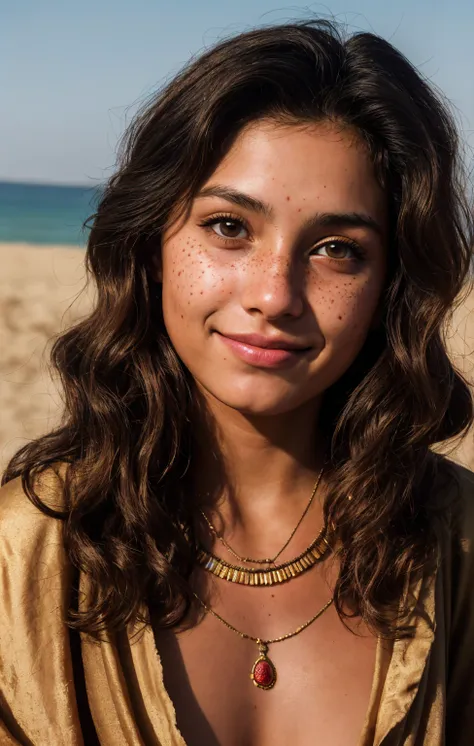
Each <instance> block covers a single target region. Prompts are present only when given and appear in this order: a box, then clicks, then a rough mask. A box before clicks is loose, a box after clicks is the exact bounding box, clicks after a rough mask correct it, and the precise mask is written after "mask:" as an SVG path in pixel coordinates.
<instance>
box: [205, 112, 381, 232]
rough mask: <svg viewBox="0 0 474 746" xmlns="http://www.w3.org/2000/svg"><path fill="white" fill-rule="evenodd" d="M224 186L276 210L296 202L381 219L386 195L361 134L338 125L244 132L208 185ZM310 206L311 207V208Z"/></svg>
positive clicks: (264, 126) (256, 127)
mask: <svg viewBox="0 0 474 746" xmlns="http://www.w3.org/2000/svg"><path fill="white" fill-rule="evenodd" d="M213 183H219V184H226V185H227V186H232V187H233V188H235V189H239V190H241V191H243V192H246V193H249V194H252V195H253V196H256V197H263V198H265V200H266V201H267V202H271V203H272V204H274V206H275V207H278V205H283V204H284V203H285V202H291V201H293V203H294V202H295V201H298V207H302V208H303V207H304V203H305V202H308V203H311V205H312V206H313V208H314V207H315V206H316V207H317V208H318V209H321V210H325V211H326V210H327V211H331V210H340V209H344V210H351V211H359V210H360V211H364V212H366V213H369V214H372V215H373V216H374V217H378V218H379V219H383V215H384V213H385V202H386V197H385V195H384V193H383V190H382V188H381V187H380V185H379V183H378V182H377V179H376V177H375V172H374V168H373V164H372V161H371V158H370V154H369V152H368V148H367V146H366V145H365V143H364V142H363V140H362V138H361V136H360V135H359V134H358V133H357V132H355V131H354V130H350V129H348V128H345V127H343V126H341V125H340V124H332V123H328V122H321V123H314V124H313V123H311V124H305V125H300V124H295V125H292V124H279V123H276V122H273V121H269V120H261V121H258V122H254V123H252V124H251V125H249V126H247V127H246V128H244V129H243V130H242V131H241V132H240V133H239V135H238V137H237V138H236V140H235V142H234V144H233V146H232V147H231V149H230V150H229V152H228V153H227V154H226V156H225V157H224V159H223V160H222V161H221V163H220V164H219V165H218V167H217V168H216V170H215V171H214V173H213V174H212V176H211V177H210V179H209V180H208V182H207V184H208V185H209V184H213ZM308 206H309V205H308Z"/></svg>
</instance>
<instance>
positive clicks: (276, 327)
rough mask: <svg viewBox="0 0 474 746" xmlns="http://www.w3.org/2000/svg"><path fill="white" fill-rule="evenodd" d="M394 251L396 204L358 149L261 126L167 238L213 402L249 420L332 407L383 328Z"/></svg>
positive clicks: (181, 334)
mask: <svg viewBox="0 0 474 746" xmlns="http://www.w3.org/2000/svg"><path fill="white" fill-rule="evenodd" d="M386 245H387V216H386V200H385V196H384V194H383V192H382V190H381V189H380V187H379V186H378V184H377V182H376V179H375V175H374V172H373V167H372V164H371V161H370V159H369V156H368V152H367V150H366V149H365V147H364V145H363V143H362V142H361V140H360V139H358V137H357V135H355V134H354V133H353V132H349V131H348V130H343V129H342V128H338V129H337V128H336V127H335V126H332V125H329V124H326V123H322V124H317V125H316V124H315V125H311V126H305V127H300V126H291V125H282V124H276V123H274V122H271V121H259V122H257V123H254V124H252V125H251V126H248V127H247V128H246V129H245V130H243V131H242V132H241V134H240V136H239V137H238V139H237V140H236V142H235V144H234V145H233V147H232V149H231V150H230V151H229V153H228V154H227V156H226V157H225V159H224V160H223V161H222V162H221V164H220V165H219V166H218V168H217V169H216V171H215V172H214V173H213V174H212V176H211V177H210V179H209V180H208V181H207V183H206V184H204V185H203V187H202V189H201V191H200V193H199V194H198V196H197V197H196V198H195V199H194V201H193V204H192V207H191V211H190V213H189V215H188V216H187V217H186V219H185V221H183V220H182V219H181V221H180V222H178V223H175V224H172V225H170V226H168V227H167V229H166V230H165V232H164V235H163V241H162V255H161V266H160V267H159V269H158V275H159V277H160V279H161V281H162V284H163V294H162V295H163V315H164V321H165V325H166V329H167V331H168V334H169V336H170V339H171V341H172V343H173V345H174V347H175V349H176V352H177V354H178V355H179V357H180V358H181V360H182V361H183V363H184V364H185V365H186V367H187V368H188V369H189V371H190V372H191V374H192V375H193V377H194V379H195V380H196V382H197V384H198V386H199V387H200V389H201V390H202V391H203V393H204V394H205V395H206V396H207V397H211V398H212V399H217V400H218V401H219V402H221V403H222V404H225V405H227V406H229V407H232V408H233V409H236V410H239V411H241V412H243V413H246V414H253V415H265V414H268V415H274V414H281V413H285V412H289V411H291V410H294V409H296V408H297V407H300V406H301V405H303V404H305V403H309V402H310V401H311V402H312V401H313V400H315V399H318V398H319V397H320V395H321V394H322V393H323V392H324V391H325V390H326V389H327V388H328V387H329V386H331V385H332V384H333V383H334V382H335V381H336V380H337V379H338V378H340V376H341V375H342V374H343V373H344V372H345V371H346V370H347V368H348V367H349V366H350V365H351V363H352V362H353V361H354V359H355V358H356V356H357V354H358V353H359V351H360V349H361V347H362V345H363V343H364V340H365V338H366V336H367V333H368V332H369V329H370V327H371V325H372V324H373V323H375V320H374V315H375V313H376V309H377V305H378V303H379V301H380V296H381V291H382V289H383V286H384V280H385V273H386ZM157 264H158V261H157Z"/></svg>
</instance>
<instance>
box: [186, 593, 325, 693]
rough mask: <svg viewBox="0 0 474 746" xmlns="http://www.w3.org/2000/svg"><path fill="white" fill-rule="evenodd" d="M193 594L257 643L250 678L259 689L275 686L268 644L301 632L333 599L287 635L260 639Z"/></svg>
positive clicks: (232, 628) (287, 638)
mask: <svg viewBox="0 0 474 746" xmlns="http://www.w3.org/2000/svg"><path fill="white" fill-rule="evenodd" d="M193 593H194V591H193ZM194 595H195V596H196V598H197V600H198V601H199V603H200V604H201V605H202V606H203V607H204V609H205V610H206V611H207V613H208V614H212V615H213V616H215V617H216V619H218V620H219V621H220V622H222V624H225V626H226V627H228V629H230V630H232V632H236V633H237V634H238V635H240V637H242V638H243V639H244V640H252V642H256V643H257V645H258V650H259V653H260V655H259V656H258V658H257V660H256V661H255V663H254V664H253V666H252V670H251V672H250V678H251V679H252V681H253V683H254V685H255V686H256V687H258V688H259V689H272V688H273V687H274V686H275V683H276V680H277V671H276V668H275V664H274V663H273V661H272V660H271V659H270V658H269V657H268V655H267V653H268V646H269V645H273V644H275V643H277V642H283V640H289V639H290V637H295V636H296V635H299V633H300V632H303V630H304V629H306V628H307V627H309V625H310V624H313V622H315V621H316V619H318V618H319V617H320V616H321V615H322V614H324V612H325V611H326V609H328V608H329V607H330V605H331V604H332V602H333V600H334V599H333V598H330V599H329V601H328V602H327V603H326V604H325V605H324V606H323V608H322V609H320V610H319V611H318V612H317V614H315V615H314V616H313V617H311V619H308V621H307V622H305V623H304V624H302V625H301V626H300V627H298V628H297V629H295V630H294V632H289V633H288V634H287V635H282V636H281V637H275V638H273V639H272V640H262V639H261V638H260V637H253V636H252V635H248V634H247V633H246V632H241V631H240V630H238V629H237V628H236V627H234V626H233V625H232V624H230V623H229V622H227V621H226V620H225V619H223V618H222V617H221V616H220V615H219V614H218V613H217V612H216V611H213V610H212V609H211V607H210V606H208V605H207V604H206V603H204V601H203V600H202V599H201V598H200V597H199V596H198V595H197V594H196V593H194Z"/></svg>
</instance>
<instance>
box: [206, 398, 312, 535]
mask: <svg viewBox="0 0 474 746" xmlns="http://www.w3.org/2000/svg"><path fill="white" fill-rule="evenodd" d="M203 405H204V406H201V407H200V412H201V416H200V417H199V418H198V428H197V432H198V438H197V440H198V443H197V454H196V458H195V459H194V464H195V467H194V469H193V481H194V487H195V489H196V491H197V494H198V495H199V496H200V499H201V504H202V506H203V508H204V510H205V511H206V512H207V513H212V514H213V516H214V517H215V516H216V515H218V517H219V519H220V522H221V526H220V528H222V527H225V530H224V533H226V535H228V536H229V532H230V534H232V535H234V536H237V537H238V538H239V541H240V543H241V545H242V544H244V543H249V544H252V536H255V533H256V527H261V526H262V525H265V526H267V527H268V532H266V533H268V534H270V535H271V536H273V537H275V538H276V537H278V536H280V535H281V536H283V535H285V533H286V532H287V531H288V527H289V526H292V525H293V524H294V523H295V519H296V517H297V516H298V514H299V513H301V512H302V510H303V509H304V507H305V505H306V504H307V503H308V501H309V498H310V496H311V492H312V490H313V487H314V484H315V482H316V479H317V477H318V475H319V473H320V471H321V468H322V466H323V462H324V444H323V440H322V438H321V437H320V435H319V433H318V429H317V419H318V412H319V401H318V400H314V401H313V402H311V403H310V404H308V403H306V404H305V405H304V406H302V407H300V408H298V409H296V410H293V411H292V412H289V413H285V414H284V415H275V416H271V417H251V416H247V415H244V414H242V413H240V412H237V411H236V410H233V409H230V408H229V407H227V406H225V405H223V404H222V403H221V402H218V401H216V400H213V399H211V398H210V397H208V396H207V397H205V400H204V402H203ZM203 414H204V416H202V415H203ZM210 443H211V444H212V447H209V444H210ZM321 487H322V484H321ZM320 491H321V490H318V492H320ZM315 502H316V501H315ZM312 512H313V519H312V520H313V523H314V529H315V530H317V529H318V527H319V528H320V527H321V526H322V508H321V505H319V508H317V509H315V511H312ZM258 530H259V529H258Z"/></svg>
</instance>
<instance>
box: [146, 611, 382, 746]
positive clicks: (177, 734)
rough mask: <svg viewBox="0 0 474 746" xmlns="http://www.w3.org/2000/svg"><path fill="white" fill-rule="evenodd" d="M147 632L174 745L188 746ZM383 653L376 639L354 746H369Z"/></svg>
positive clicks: (376, 709)
mask: <svg viewBox="0 0 474 746" xmlns="http://www.w3.org/2000/svg"><path fill="white" fill-rule="evenodd" d="M147 632H148V633H149V634H150V635H151V643H152V645H153V649H154V654H155V658H156V663H157V671H158V678H159V685H160V689H161V690H162V692H163V695H164V699H165V702H166V709H167V711H168V712H169V714H170V716H171V722H170V728H171V729H172V735H173V738H174V739H175V741H176V744H179V746H188V744H187V743H186V741H185V740H184V736H183V734H182V733H181V731H180V729H179V726H178V719H177V714H176V707H175V704H174V702H173V700H172V698H171V696H170V694H169V692H168V690H167V688H166V686H165V682H164V670H163V662H162V659H161V655H160V651H159V648H158V644H157V642H156V637H155V633H154V630H153V627H152V625H151V624H149V625H147ZM384 653H385V651H384V649H383V645H382V640H381V638H378V639H377V645H376V650H375V661H374V672H373V676H372V684H371V688H370V695H369V702H368V705H367V711H366V714H365V718H364V722H363V726H362V731H361V734H360V736H359V740H358V742H357V744H354V746H371V744H370V742H368V741H367V737H368V736H369V735H370V733H371V731H373V730H374V729H375V723H376V720H377V712H378V708H379V705H380V700H381V696H382V691H383V686H384V682H385V676H383V666H382V661H383V656H384ZM388 669H389V666H387V669H386V674H387V675H388Z"/></svg>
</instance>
